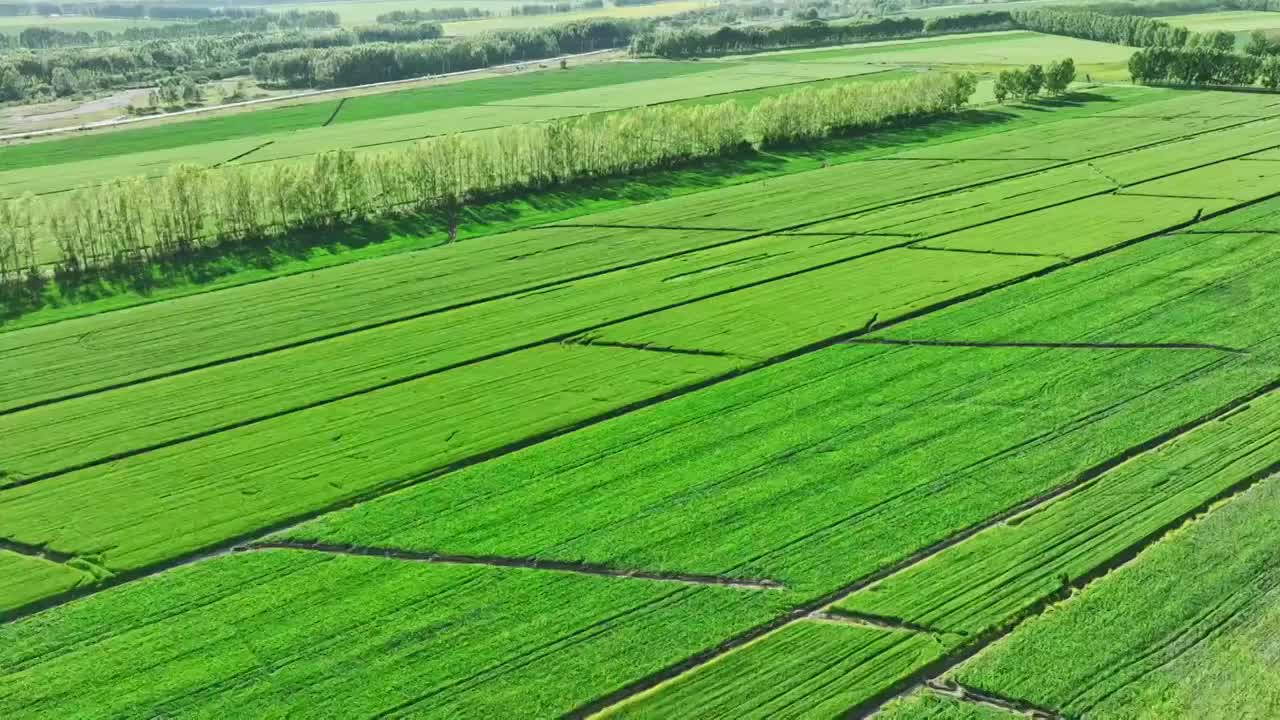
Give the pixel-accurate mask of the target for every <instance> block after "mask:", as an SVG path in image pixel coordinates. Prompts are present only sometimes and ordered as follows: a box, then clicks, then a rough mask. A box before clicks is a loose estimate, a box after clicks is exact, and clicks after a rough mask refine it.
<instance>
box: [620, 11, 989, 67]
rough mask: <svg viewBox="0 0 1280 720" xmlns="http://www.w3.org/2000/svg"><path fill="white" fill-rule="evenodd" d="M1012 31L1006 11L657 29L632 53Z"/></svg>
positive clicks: (679, 54)
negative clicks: (927, 18) (841, 21)
mask: <svg viewBox="0 0 1280 720" xmlns="http://www.w3.org/2000/svg"><path fill="white" fill-rule="evenodd" d="M1009 27H1012V21H1011V19H1010V16H1009V13H1007V12H984V13H973V14H970V15H956V16H946V17H936V18H931V19H930V20H928V21H925V20H922V19H920V18H913V17H886V18H880V19H878V20H864V21H860V22H854V23H841V24H827V23H824V22H821V21H812V22H806V23H800V24H788V25H778V26H746V27H728V26H724V27H720V28H718V29H711V28H705V27H688V28H657V29H654V30H650V31H647V32H644V33H641V34H639V35H637V36H636V38H635V39H634V40H633V41H632V43H631V52H632V53H633V54H636V55H657V56H659V57H666V58H687V57H708V56H716V55H731V54H736V53H747V52H759V51H761V50H778V49H783V48H795V47H819V46H823V45H843V44H847V43H855V42H870V41H875V40H894V39H901V38H912V37H919V36H921V35H927V34H931V33H936V34H940V33H951V32H976V31H981V30H999V29H1007V28H1009Z"/></svg>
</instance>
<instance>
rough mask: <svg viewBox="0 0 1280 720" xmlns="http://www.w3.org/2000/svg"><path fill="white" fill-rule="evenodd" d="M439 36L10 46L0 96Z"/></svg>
mask: <svg viewBox="0 0 1280 720" xmlns="http://www.w3.org/2000/svg"><path fill="white" fill-rule="evenodd" d="M442 35H443V30H442V29H441V27H440V25H439V24H436V23H415V24H408V25H381V26H371V27H361V28H356V29H354V30H321V31H292V32H279V33H247V34H240V35H229V36H215V37H193V38H189V39H184V40H153V41H147V42H141V43H134V44H130V45H108V46H103V47H97V46H95V47H81V48H73V49H64V50H44V51H34V50H16V51H12V52H8V53H3V54H0V102H4V101H21V100H33V99H40V98H45V97H49V96H55V97H61V96H65V95H73V94H78V93H82V92H91V91H96V90H109V89H114V88H119V87H126V86H131V85H137V84H141V83H158V82H161V81H164V80H165V79H167V78H171V77H174V76H182V77H191V78H193V79H195V80H197V81H201V82H207V81H209V80H216V79H222V78H227V77H233V76H237V75H247V74H248V73H249V72H250V70H251V66H250V59H251V58H254V57H257V56H260V55H271V54H279V53H283V52H285V51H289V50H300V49H306V50H318V51H323V50H327V49H331V48H356V47H359V46H361V45H366V46H370V47H387V43H403V44H409V43H421V42H423V41H427V40H431V39H439V38H440V37H441V36H442ZM0 37H3V36H0ZM628 38H629V36H628ZM374 43H377V45H374ZM480 44H481V45H483V44H484V43H480ZM620 44H621V45H625V44H626V41H625V40H623V41H622V42H621V43H620ZM472 45H475V43H472ZM459 50H460V51H463V52H464V54H465V55H467V56H469V57H470V56H474V55H475V54H476V50H475V48H474V47H470V48H459ZM472 66H473V67H474V65H472Z"/></svg>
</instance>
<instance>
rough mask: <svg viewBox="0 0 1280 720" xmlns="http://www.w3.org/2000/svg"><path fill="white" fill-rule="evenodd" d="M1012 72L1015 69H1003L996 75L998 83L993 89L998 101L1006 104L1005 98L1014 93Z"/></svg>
mask: <svg viewBox="0 0 1280 720" xmlns="http://www.w3.org/2000/svg"><path fill="white" fill-rule="evenodd" d="M1012 72H1014V71H1012V70H1002V71H1000V74H999V75H997V76H996V84H995V88H994V89H993V91H994V93H995V96H996V102H998V103H1000V104H1001V105H1003V104H1004V101H1005V100H1008V99H1009V95H1010V94H1011V93H1012V83H1011V82H1010V81H1011V80H1012V78H1011V77H1010V74H1011V73H1012Z"/></svg>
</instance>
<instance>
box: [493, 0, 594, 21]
mask: <svg viewBox="0 0 1280 720" xmlns="http://www.w3.org/2000/svg"><path fill="white" fill-rule="evenodd" d="M602 7H604V0H582V1H581V2H558V3H526V4H524V5H513V6H512V7H511V15H512V16H513V17H521V16H530V15H556V14H559V13H570V12H578V11H580V10H598V9H600V8H602Z"/></svg>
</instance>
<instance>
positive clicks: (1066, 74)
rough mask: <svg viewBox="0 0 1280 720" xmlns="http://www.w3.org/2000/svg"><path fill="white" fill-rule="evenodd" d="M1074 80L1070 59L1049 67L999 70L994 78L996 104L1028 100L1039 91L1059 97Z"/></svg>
mask: <svg viewBox="0 0 1280 720" xmlns="http://www.w3.org/2000/svg"><path fill="white" fill-rule="evenodd" d="M1075 79H1076V64H1075V61H1073V60H1072V59H1071V58H1067V59H1066V60H1063V61H1061V62H1058V61H1056V60H1055V61H1054V62H1051V63H1049V67H1048V69H1047V70H1046V69H1045V68H1042V67H1040V66H1039V65H1034V64H1033V65H1028V66H1027V69H1026V70H1018V69H1013V70H1001V71H1000V74H999V75H997V76H996V82H995V97H996V102H999V103H1003V102H1004V101H1005V100H1008V99H1009V98H1017V99H1019V100H1030V99H1031V98H1033V97H1035V96H1037V95H1039V94H1040V91H1041V90H1044V91H1047V92H1049V93H1050V94H1052V95H1061V94H1062V93H1064V92H1066V91H1067V87H1068V86H1070V85H1071V83H1072V81H1073V80H1075Z"/></svg>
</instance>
